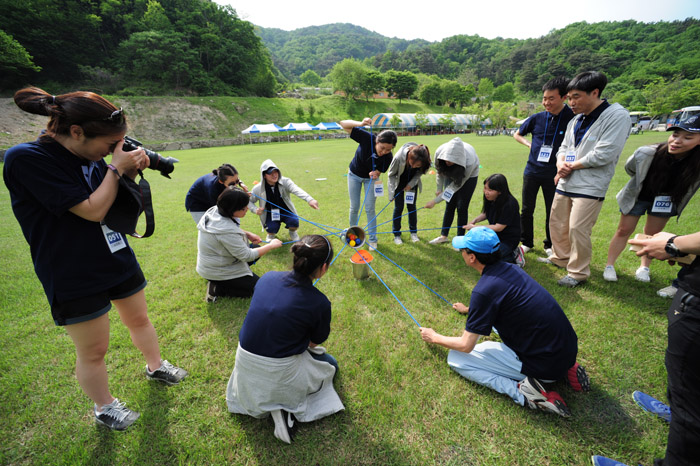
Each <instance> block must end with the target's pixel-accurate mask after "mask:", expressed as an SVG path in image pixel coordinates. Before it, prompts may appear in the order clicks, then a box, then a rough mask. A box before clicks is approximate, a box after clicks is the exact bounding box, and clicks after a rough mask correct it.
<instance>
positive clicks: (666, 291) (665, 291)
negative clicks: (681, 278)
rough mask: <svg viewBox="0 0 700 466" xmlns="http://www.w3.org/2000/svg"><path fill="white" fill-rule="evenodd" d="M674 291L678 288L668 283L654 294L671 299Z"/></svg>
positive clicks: (674, 294)
mask: <svg viewBox="0 0 700 466" xmlns="http://www.w3.org/2000/svg"><path fill="white" fill-rule="evenodd" d="M676 291H678V288H676V287H675V286H673V285H669V286H667V287H665V288H661V289H660V290H659V291H657V292H656V294H657V295H659V296H661V297H662V298H671V299H673V297H674V296H676Z"/></svg>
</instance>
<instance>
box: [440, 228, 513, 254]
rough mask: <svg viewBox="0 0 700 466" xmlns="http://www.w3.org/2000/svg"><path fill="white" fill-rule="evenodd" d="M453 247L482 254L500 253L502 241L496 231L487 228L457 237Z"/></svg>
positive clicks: (470, 231) (473, 230) (476, 229)
mask: <svg viewBox="0 0 700 466" xmlns="http://www.w3.org/2000/svg"><path fill="white" fill-rule="evenodd" d="M452 246H454V247H455V248H457V249H469V250H470V251H474V252H479V253H482V254H491V253H494V252H496V251H498V248H499V247H500V246H501V241H500V240H499V239H498V235H497V234H496V232H495V231H493V230H492V229H490V228H486V227H476V228H472V229H471V230H469V231H468V232H467V234H466V235H464V236H455V237H454V238H453V239H452Z"/></svg>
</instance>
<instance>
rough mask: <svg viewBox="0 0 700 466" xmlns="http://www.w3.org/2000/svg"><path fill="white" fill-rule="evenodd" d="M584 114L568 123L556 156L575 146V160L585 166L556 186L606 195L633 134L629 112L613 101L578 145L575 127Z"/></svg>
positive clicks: (575, 191) (590, 193)
mask: <svg viewBox="0 0 700 466" xmlns="http://www.w3.org/2000/svg"><path fill="white" fill-rule="evenodd" d="M581 118H582V115H581V114H579V115H577V116H576V117H574V118H572V119H571V121H570V122H569V125H568V126H567V127H566V134H565V135H564V141H563V142H562V143H561V146H560V147H559V152H557V159H559V160H561V159H563V158H564V157H565V155H566V153H567V151H569V150H573V151H574V152H575V154H576V160H578V161H580V162H581V164H583V166H584V169H581V170H574V171H573V173H571V174H570V175H569V176H567V177H566V178H562V179H561V180H559V184H557V189H558V190H559V191H563V192H565V193H570V194H585V195H587V196H593V197H600V198H602V197H605V193H606V192H607V191H608V186H610V180H612V177H613V175H614V174H615V166H616V165H617V161H618V159H619V158H620V154H621V153H622V149H623V148H624V146H625V142H626V141H627V138H628V137H629V134H630V127H631V124H630V115H629V113H628V112H627V110H625V109H624V108H623V107H622V105H620V104H612V105H611V106H610V107H608V108H606V109H605V110H604V111H603V113H601V114H600V116H599V117H598V119H597V120H596V121H594V122H593V124H592V125H591V127H590V128H589V129H588V131H586V134H585V135H584V136H583V138H582V139H581V142H580V143H579V145H578V147H576V146H575V141H574V137H575V135H574V129H575V127H576V124H577V122H578V121H580V119H581Z"/></svg>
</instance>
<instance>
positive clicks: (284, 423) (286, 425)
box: [270, 409, 297, 444]
mask: <svg viewBox="0 0 700 466" xmlns="http://www.w3.org/2000/svg"><path fill="white" fill-rule="evenodd" d="M270 414H271V415H272V420H273V421H275V437H276V438H278V439H280V440H282V441H283V442H284V443H288V444H291V443H292V439H293V438H294V434H295V433H296V428H297V425H296V418H295V417H294V415H293V414H292V413H289V412H287V411H285V410H283V409H276V410H274V411H271V412H270Z"/></svg>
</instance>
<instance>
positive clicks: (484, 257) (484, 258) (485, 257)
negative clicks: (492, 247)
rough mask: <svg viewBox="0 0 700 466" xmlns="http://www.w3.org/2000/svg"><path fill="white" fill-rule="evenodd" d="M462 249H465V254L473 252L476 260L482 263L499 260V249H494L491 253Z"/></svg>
mask: <svg viewBox="0 0 700 466" xmlns="http://www.w3.org/2000/svg"><path fill="white" fill-rule="evenodd" d="M463 251H467V254H474V256H476V260H478V261H479V263H480V264H482V265H491V264H495V263H496V262H498V261H499V260H501V251H494V252H492V253H485V252H474V251H472V250H471V249H469V248H465V249H463Z"/></svg>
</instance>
